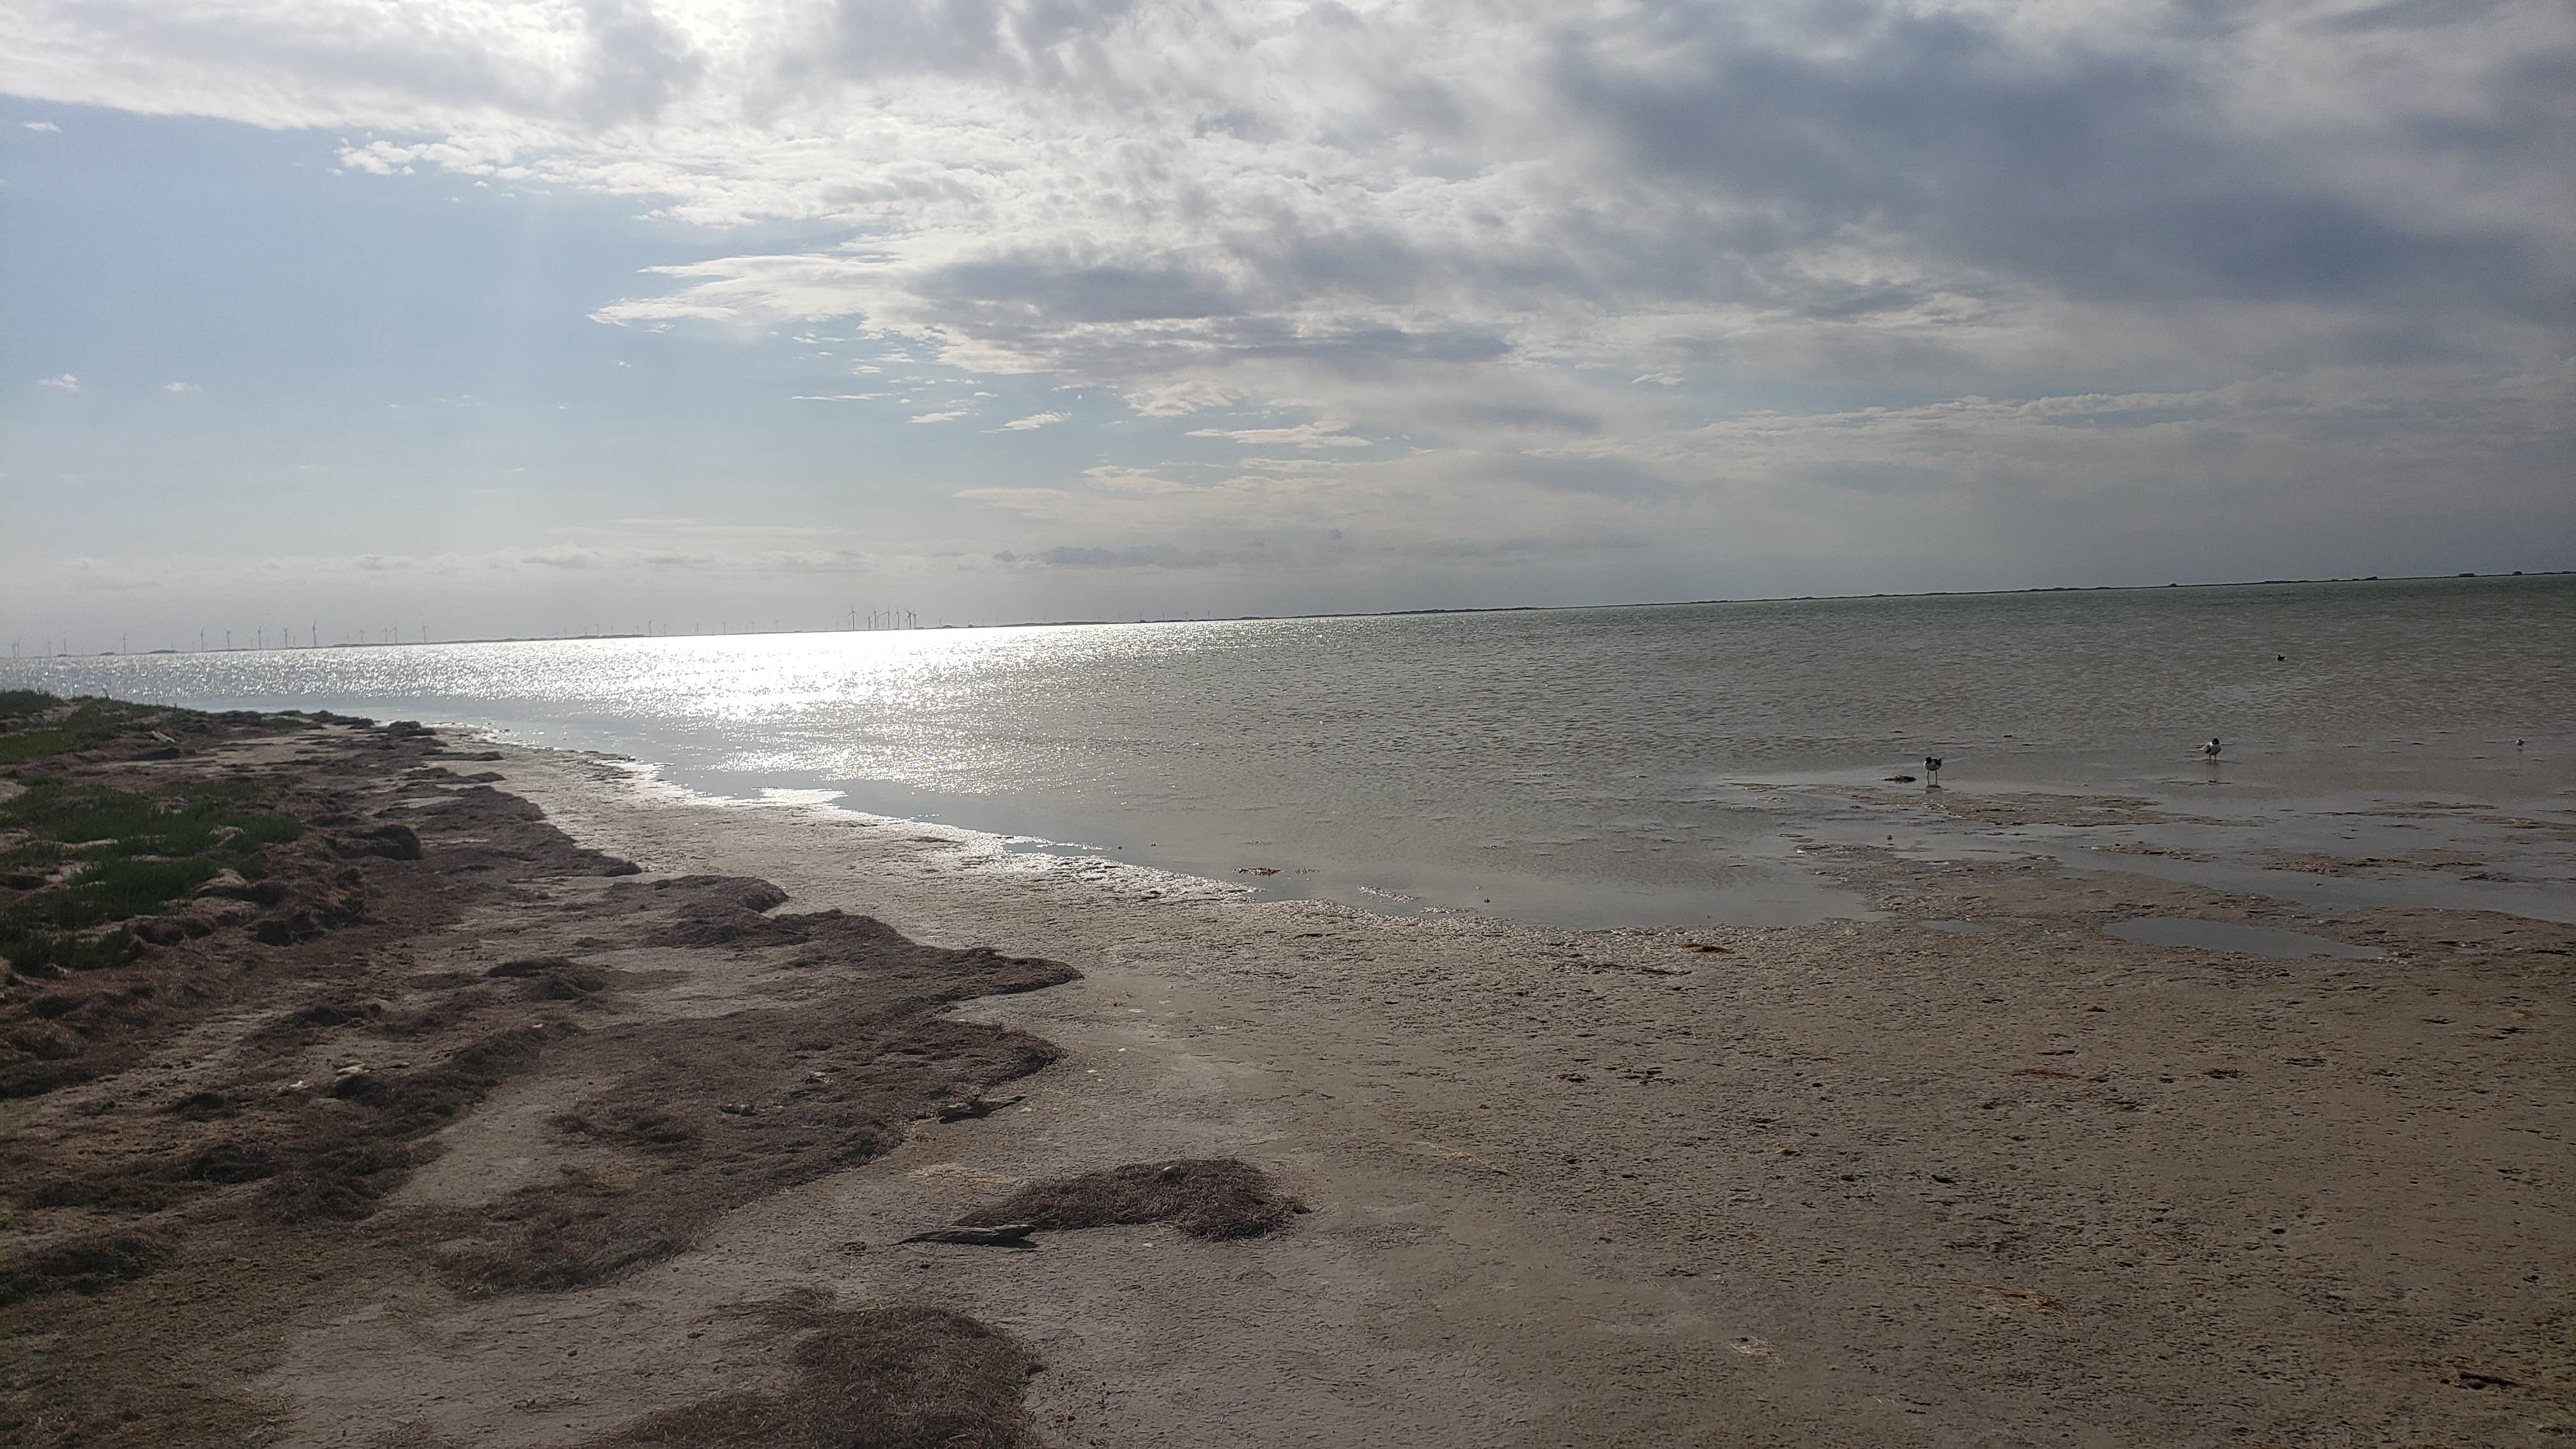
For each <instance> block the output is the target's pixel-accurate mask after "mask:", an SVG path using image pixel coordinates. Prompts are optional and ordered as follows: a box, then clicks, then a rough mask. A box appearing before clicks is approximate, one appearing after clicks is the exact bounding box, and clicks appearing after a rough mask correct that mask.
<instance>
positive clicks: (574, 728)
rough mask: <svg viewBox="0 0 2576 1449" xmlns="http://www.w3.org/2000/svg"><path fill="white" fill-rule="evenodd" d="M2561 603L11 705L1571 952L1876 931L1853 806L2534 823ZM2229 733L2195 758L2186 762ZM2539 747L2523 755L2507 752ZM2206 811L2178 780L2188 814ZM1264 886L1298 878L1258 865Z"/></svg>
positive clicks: (777, 649)
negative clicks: (1939, 787) (1253, 886)
mask: <svg viewBox="0 0 2576 1449" xmlns="http://www.w3.org/2000/svg"><path fill="white" fill-rule="evenodd" d="M2571 639H2576V581H2571V580H2568V579H2565V578H2557V577H2552V578H2531V579H2477V580H2465V579H2464V580H2440V581H2410V582H2395V583H2358V584H2325V585H2318V584H2308V585H2266V586H2249V587H2240V588H2223V589H2159V590H2130V591H2118V592H2083V593H2050V594H2017V595H1984V596H1962V597H1942V598H1903V599H1843V600H1823V601H1797V602H1776V603H1747V604H1720V605H1689V606H1670V607H1640V608H1615V609H1588V610H1548V611H1528V612H1507V613H1483V614H1444V615H1409V616H1394V617H1371V618H1346V619H1306V620H1292V621H1254V622H1229V623H1182V624H1137V625H1088V626H1072V627H1052V628H1044V627H1042V628H1016V629H979V630H936V631H912V632H902V633H854V634H789V635H760V636H731V637H717V638H707V637H699V638H685V639H650V640H642V639H636V640H607V639H601V640H562V641H545V642H530V643H485V644H453V645H425V646H408V647H397V648H355V649H320V650H269V651H238V652H223V653H212V654H176V655H145V656H136V657H130V658H114V657H106V658H84V659H52V660H40V661H31V662H21V663H18V664H15V665H12V666H9V672H10V675H11V676H12V682H15V683H25V684H33V685H36V686H39V687H43V688H49V689H53V690H56V691H57V692H66V693H69V692H84V693H110V694H116V695H120V696H123V697H127V698H147V699H156V700H166V701H171V702H178V703H186V704H193V705H201V706H250V707H260V708H330V709H336V710H342V711H347V712H355V713H362V714H371V715H377V716H380V717H407V718H420V719H424V720H433V721H457V722H473V723H481V724H488V725H492V726H495V727H498V728H500V729H502V730H504V731H505V732H507V733H509V734H510V735H512V736H514V737H517V738H520V739H524V740H528V741H531V742H535V743H545V744H559V745H572V746H580V747H586V748H596V749H606V750H614V751H618V752H621V753H626V754H632V755H635V756H637V757H639V758H642V759H645V760H648V761H651V762H654V763H655V764H657V765H660V766H662V767H663V768H664V769H665V772H666V773H667V774H669V775H670V777H671V778H673V779H675V780H677V781H679V782H681V783H684V784H690V785H693V786H697V787H700V788H706V789H711V790H716V791H719V792H723V793H732V794H746V795H748V794H753V793H756V792H757V791H759V790H761V789H764V788H808V789H810V788H815V787H824V788H830V789H837V790H839V791H841V792H842V793H843V797H844V799H845V802H846V803H848V804H851V805H854V806H856V807H859V808H864V809H870V810H879V811H883V812H886V813H890V814H898V815H906V816H912V817H917V818H937V819H943V820H947V821H951V822H953V823H957V824H962V825H968V826H972V827H976V828H981V829H990V830H997V831H1001V832H1004V833H1010V834H1017V835H1022V836H1027V837H1033V838H1035V839H1038V840H1043V841H1046V842H1053V843H1060V844H1063V845H1066V846H1087V847H1091V848H1096V849H1099V850H1102V851H1105V852H1112V853H1116V854H1118V855H1120V856H1121V858H1126V859H1134V860H1141V861H1146V862H1149V863H1154V864H1162V865H1168V866H1173V867H1176V868H1181V869H1186V870H1191V871H1194V872H1197V873H1200V874H1206V875H1211V876H1216V877H1220V878H1224V879H1229V880H1244V881H1248V882H1254V883H1257V884H1258V885H1259V886H1260V887H1261V888H1263V889H1266V890H1271V891H1285V892H1292V893H1294V892H1314V893H1320V894H1328V895H1336V896H1342V897H1345V898H1353V899H1362V900H1366V901H1368V902H1370V903H1372V904H1379V905H1384V906H1388V907H1391V908H1399V909H1400V908H1407V907H1457V908H1466V909H1493V910H1497V911H1504V912H1507V913H1518V914H1522V915H1525V916H1529V917H1532V918H1539V919H1550V920H1558V921H1562V922H1566V923H1569V924H1620V923H1638V924H1645V923H1689V922H1694V921H1701V920H1717V919H1730V920H1746V921H1790V920H1802V919H1812V918H1815V917H1817V916H1820V915H1824V914H1830V913H1833V912H1836V911H1845V910H1850V909H1853V908H1854V907H1853V903H1852V902H1850V901H1849V900H1848V899H1846V898H1843V897H1840V896H1839V895H1837V894H1836V893H1835V892H1833V891H1831V890H1830V889H1828V888H1827V887H1825V886H1824V885H1823V884H1822V883H1820V882H1819V881H1817V880H1815V879H1814V878H1813V877H1812V876H1811V875H1810V874H1809V873H1807V872H1806V871H1804V870H1801V869H1799V868H1798V867H1797V866H1796V864H1795V860H1794V853H1795V847H1796V845H1797V843H1798V842H1799V841H1801V840H1804V839H1811V838H1814V837H1815V836H1816V834H1817V833H1818V832H1819V831H1825V832H1826V833H1830V830H1831V828H1832V826H1833V824H1834V822H1835V820H1836V819H1838V818H1839V817H1836V816H1835V815H1833V814H1832V812H1833V811H1834V810H1838V809H1843V808H1848V804H1847V802H1846V801H1844V800H1843V799H1842V798H1841V797H1840V796H1838V795H1837V794H1835V791H1836V790H1837V789H1838V788H1839V787H1844V786H1858V785H1864V784H1866V785H1872V786H1875V785H1876V784H1877V782H1879V781H1880V779H1881V777H1882V776H1884V775H1886V774H1889V773H1893V772H1896V771H1898V770H1900V769H1904V770H1911V769H1916V768H1918V767H1919V765H1920V762H1921V757H1922V756H1923V755H1925V754H1927V753H1929V754H1938V755H1941V756H1942V757H1943V758H1944V759H1945V761H1946V767H1945V769H1944V771H1943V774H1942V784H1943V785H1944V786H1946V787H1949V788H1950V789H1953V790H1998V791H2000V790H2022V789H2046V790H2084V791H2117V792H2126V793H2134V794H2139V795H2144V796H2148V797H2151V798H2158V799H2166V798H2172V797H2176V796H2182V797H2187V798H2193V799H2195V802H2196V803H2197V804H2199V805H2201V806H2203V807H2205V806H2206V804H2207V800H2208V798H2209V797H2210V796H2211V795H2212V794H2214V793H2216V792H2222V791H2223V792H2225V793H2224V800H2225V802H2226V803H2227V805H2228V807H2229V808H2232V809H2246V808H2258V807H2257V806H2256V804H2255V802H2261V801H2288V800H2315V799H2321V798H2323V797H2327V796H2331V795H2337V794H2352V793H2355V792H2360V793H2362V794H2368V795H2373V796H2376V797H2385V796H2388V795H2390V794H2391V792H2394V793H2395V794H2400V795H2402V794H2404V793H2406V792H2408V791H2411V790H2435V789H2441V790H2450V791H2471V792H2483V793H2484V794H2486V795H2489V796H2494V797H2499V798H2503V797H2511V798H2515V799H2520V800H2523V801H2525V802H2526V803H2536V804H2537V805H2539V806H2543V807H2551V806H2557V807H2563V806H2564V805H2565V804H2566V803H2567V802H2566V799H2565V797H2564V796H2563V795H2562V794H2557V793H2555V792H2557V791H2560V790H2562V789H2563V787H2564V781H2563V780H2561V779H2558V778H2556V775H2557V774H2563V768H2562V767H2563V762H2564V760H2565V752H2564V748H2563V746H2564V744H2565V741H2564V739H2563V738H2562V733H2563V731H2564V730H2565V728H2566V721H2568V720H2570V719H2576V677H2571V675H2572V674H2576V671H2571V659H2572V658H2576V645H2571V642H2570V641H2571ZM2212 735H2217V736H2219V737H2221V738H2223V739H2224V740H2225V754H2224V755H2223V756H2222V762H2223V763H2222V764H2221V766H2219V767H2216V768H2215V769H2213V768H2212V767H2210V766H2207V765H2205V764H2204V763H2203V762H2202V761H2201V760H2200V759H2199V757H2198V755H2197V754H2196V748H2197V746H2198V745H2199V743H2200V742H2201V741H2203V740H2205V739H2207V738H2209V737H2210V736H2212ZM2517 739H2519V740H2521V741H2522V743H2521V745H2519V746H2517V745H2516V743H2515V741H2516V740H2517ZM2195 792H2197V793H2195ZM1254 869H1264V870H1277V871H1279V872H1280V874H1279V875H1277V876H1259V875H1246V874H1244V872H1246V871H1248V870H1254Z"/></svg>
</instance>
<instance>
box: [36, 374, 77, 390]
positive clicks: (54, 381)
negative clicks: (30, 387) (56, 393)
mask: <svg viewBox="0 0 2576 1449" xmlns="http://www.w3.org/2000/svg"><path fill="white" fill-rule="evenodd" d="M36 386H38V387H57V388H61V389H62V390H63V391H65V392H78V391H80V379H79V378H77V377H74V376H72V375H71V374H70V373H68V372H58V373H56V374H54V375H53V376H52V377H40V378H37V379H36Z"/></svg>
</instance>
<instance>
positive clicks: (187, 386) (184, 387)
mask: <svg viewBox="0 0 2576 1449" xmlns="http://www.w3.org/2000/svg"><path fill="white" fill-rule="evenodd" d="M161 390H162V391H163V392H201V391H203V389H202V388H200V387H198V386H197V385H196V384H195V383H193V382H165V383H163V384H161Z"/></svg>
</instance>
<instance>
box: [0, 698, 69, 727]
mask: <svg viewBox="0 0 2576 1449" xmlns="http://www.w3.org/2000/svg"><path fill="white" fill-rule="evenodd" d="M62 703H63V702H62V700H61V699H60V698H59V697H58V696H55V695H50V694H47V693H45V692H44V691H43V690H41V689H0V728H6V727H8V726H10V725H14V724H16V723H18V722H19V721H20V720H23V719H27V718H29V717H31V716H34V715H40V714H43V713H45V712H46V711H48V710H53V709H60V708H61V707H62Z"/></svg>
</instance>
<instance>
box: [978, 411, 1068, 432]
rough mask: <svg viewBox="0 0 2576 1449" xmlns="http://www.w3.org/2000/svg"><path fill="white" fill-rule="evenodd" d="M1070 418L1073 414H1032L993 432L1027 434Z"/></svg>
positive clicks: (1013, 420)
mask: <svg viewBox="0 0 2576 1449" xmlns="http://www.w3.org/2000/svg"><path fill="white" fill-rule="evenodd" d="M1070 416H1071V414H1069V413H1031V414H1029V415H1028V416H1027V417H1024V418H1013V419H1011V420H1010V421H1009V422H1007V423H1004V424H1002V425H1001V426H1000V427H998V428H996V429H994V430H993V431H995V432H997V433H1025V432H1028V431H1030V430H1031V429H1033V428H1043V427H1047V426H1050V425H1052V424H1055V423H1060V422H1063V421H1064V420H1065V419H1066V418H1067V417H1070Z"/></svg>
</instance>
